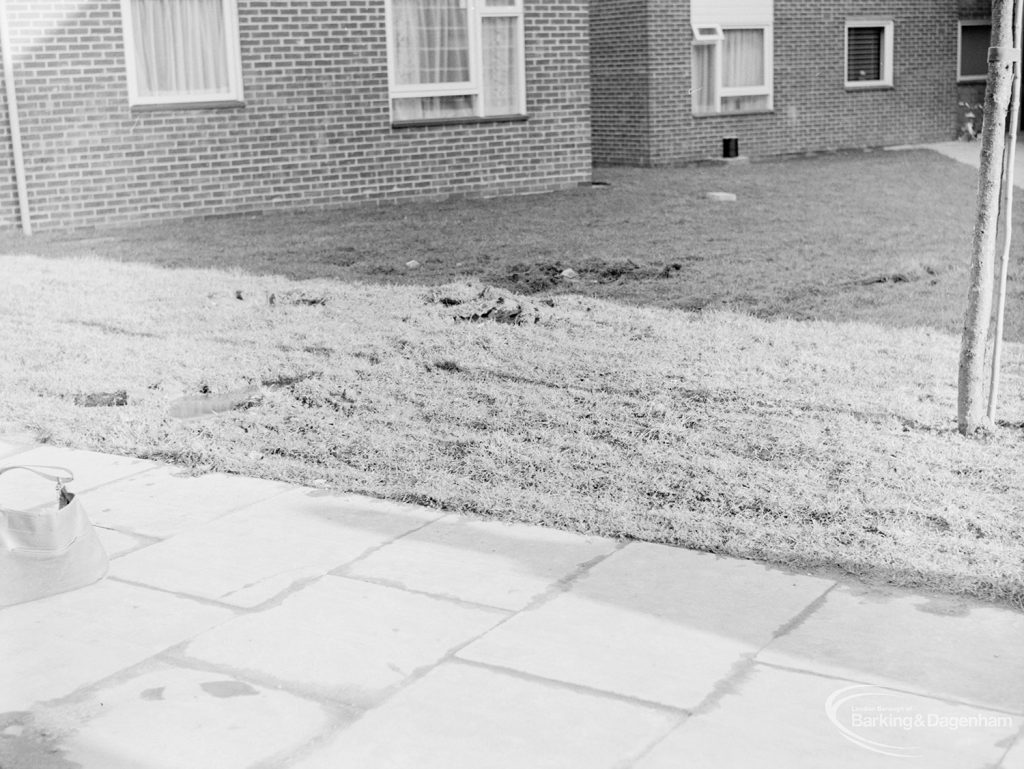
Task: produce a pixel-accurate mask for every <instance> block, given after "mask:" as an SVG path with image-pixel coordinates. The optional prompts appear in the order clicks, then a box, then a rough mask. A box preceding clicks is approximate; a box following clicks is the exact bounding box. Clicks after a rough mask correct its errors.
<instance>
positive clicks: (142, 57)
mask: <svg viewBox="0 0 1024 769" xmlns="http://www.w3.org/2000/svg"><path fill="white" fill-rule="evenodd" d="M131 9H132V34H133V40H134V43H135V74H136V81H137V83H138V91H139V96H174V95H182V94H189V95H196V94H211V95H212V94H217V93H230V90H231V84H230V79H229V75H228V59H227V50H226V39H227V38H226V36H225V27H224V8H223V5H222V0H131Z"/></svg>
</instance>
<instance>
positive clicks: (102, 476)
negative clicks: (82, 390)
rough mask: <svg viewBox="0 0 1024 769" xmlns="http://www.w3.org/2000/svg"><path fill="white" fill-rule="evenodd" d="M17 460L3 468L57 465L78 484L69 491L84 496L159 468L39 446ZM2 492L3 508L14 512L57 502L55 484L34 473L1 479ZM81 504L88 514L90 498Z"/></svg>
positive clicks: (8, 461) (127, 459) (126, 459)
mask: <svg viewBox="0 0 1024 769" xmlns="http://www.w3.org/2000/svg"><path fill="white" fill-rule="evenodd" d="M15 456H16V457H17V461H16V462H15V461H13V460H12V458H11V457H7V458H5V459H4V461H3V464H5V465H12V464H19V465H57V466H60V467H66V468H68V469H69V470H71V472H72V473H74V476H75V480H74V481H73V482H72V483H69V484H68V488H70V489H71V490H72V491H74V492H76V493H82V492H85V491H88V490H89V489H92V488H94V487H96V486H100V485H102V484H104V483H110V482H111V481H116V480H118V479H120V478H126V477H128V476H130V475H134V474H135V473H140V472H143V471H144V470H150V469H152V468H154V467H156V466H157V465H156V463H155V462H149V461H146V460H144V459H133V458H131V457H119V456H114V455H113V454H100V453H98V452H95V451H81V450H79V449H65V448H61V447H59V446H37V447H35V448H32V449H29V450H28V451H23V452H20V453H18V454H16V455H15ZM0 488H2V491H0V493H2V495H3V502H4V505H5V506H6V507H11V508H15V509H27V508H30V507H34V506H36V505H45V504H53V503H54V501H55V499H56V496H55V494H54V488H53V484H52V483H50V482H49V481H46V480H43V479H42V478H39V477H38V476H35V475H32V474H31V473H6V474H4V475H3V476H0ZM82 501H83V502H84V503H85V504H86V510H88V509H89V506H88V497H87V496H83V497H82Z"/></svg>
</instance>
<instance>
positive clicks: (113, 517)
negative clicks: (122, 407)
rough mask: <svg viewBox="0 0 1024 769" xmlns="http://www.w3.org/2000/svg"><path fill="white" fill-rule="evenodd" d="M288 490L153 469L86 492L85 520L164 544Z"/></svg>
mask: <svg viewBox="0 0 1024 769" xmlns="http://www.w3.org/2000/svg"><path fill="white" fill-rule="evenodd" d="M292 488H294V487H293V486H289V485H288V484H286V483H280V482H277V481H266V480H260V479H257V478H245V477H242V476H238V475H226V474H224V473H209V474H207V475H200V476H195V477H189V476H187V475H184V474H182V472H181V471H180V470H179V469H178V468H175V467H167V466H164V467H156V468H154V469H152V470H147V471H146V472H144V473H139V474H138V475H133V476H131V477H129V478H124V479H122V480H119V481H117V482H116V483H111V484H109V485H106V486H103V487H101V488H98V489H95V490H94V491H91V492H89V495H88V503H89V516H90V518H91V519H92V522H93V523H95V524H96V525H98V526H108V527H110V528H114V529H122V530H124V531H130V532H134V533H136V534H143V535H145V536H148V537H156V538H158V539H164V538H167V537H170V536H173V535H174V534H178V533H180V532H182V531H185V530H186V529H189V528H193V527H195V526H199V525H202V524H204V523H208V522H209V521H212V520H214V519H216V518H219V517H221V516H222V515H225V514H227V513H229V512H231V511H233V510H237V509H239V508H242V507H245V506H247V505H251V504H254V503H256V502H261V501H263V500H265V499H269V498H271V497H274V496H276V495H278V494H282V493H284V492H285V491H288V490H290V489H292ZM82 499H83V501H85V499H86V498H85V497H83V498H82Z"/></svg>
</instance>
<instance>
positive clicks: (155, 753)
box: [22, 664, 333, 769]
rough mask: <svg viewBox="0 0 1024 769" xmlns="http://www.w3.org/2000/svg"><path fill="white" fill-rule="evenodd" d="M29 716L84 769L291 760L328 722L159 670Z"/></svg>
mask: <svg viewBox="0 0 1024 769" xmlns="http://www.w3.org/2000/svg"><path fill="white" fill-rule="evenodd" d="M34 716H35V718H34V721H33V724H32V730H35V731H38V730H41V729H46V730H47V731H48V732H50V733H51V734H58V735H63V736H62V737H61V738H58V739H57V741H56V747H58V748H59V749H60V750H61V751H62V752H63V757H64V759H65V760H66V761H68V762H70V763H71V764H74V765H78V766H80V767H81V768H82V769H140V767H144V768H145V769H181V767H188V768H189V769H245V768H246V767H251V766H253V765H254V764H256V763H258V762H266V761H272V760H278V759H281V758H283V757H285V756H287V755H289V754H291V753H293V752H294V751H296V750H297V749H298V748H300V747H301V746H303V745H305V744H307V743H308V742H309V741H310V740H311V739H314V738H315V737H317V736H318V735H319V734H320V733H321V732H323V731H325V730H326V729H328V727H329V726H331V725H332V720H333V719H332V714H329V713H328V712H327V711H326V710H325V709H324V708H323V707H322V706H321V705H319V704H317V703H315V702H311V701H309V700H304V699H301V698H299V697H296V696H294V695H291V694H288V693H286V692H282V691H277V690H274V689H268V688H265V687H261V686H258V685H254V684H251V683H249V682H248V681H244V680H240V679H237V678H235V677H232V676H229V675H224V674H220V673H212V672H205V671H197V670H188V669H183V668H177V667H173V666H169V665H163V664H157V665H155V666H154V669H152V670H150V671H148V672H145V673H143V674H141V675H138V676H136V677H133V678H131V679H129V680H127V681H124V682H121V683H118V684H116V685H112V686H109V687H102V688H100V689H98V690H97V691H95V692H91V693H90V695H89V696H88V697H87V698H85V699H84V700H83V701H81V702H76V703H74V705H73V706H67V707H63V708H54V709H49V710H47V709H42V710H41V711H40V712H37V713H36V714H34ZM31 736H32V732H31V731H30V732H29V733H28V734H23V735H22V739H31Z"/></svg>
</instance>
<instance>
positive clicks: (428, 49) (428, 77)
mask: <svg viewBox="0 0 1024 769" xmlns="http://www.w3.org/2000/svg"><path fill="white" fill-rule="evenodd" d="M459 4H460V2H459V0H394V2H393V3H392V6H391V9H392V14H393V18H392V22H393V25H394V34H395V38H394V41H393V42H394V51H395V83H396V84H398V85H418V84H421V83H462V82H465V81H467V80H469V19H468V18H467V11H466V9H465V8H460V7H459Z"/></svg>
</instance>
